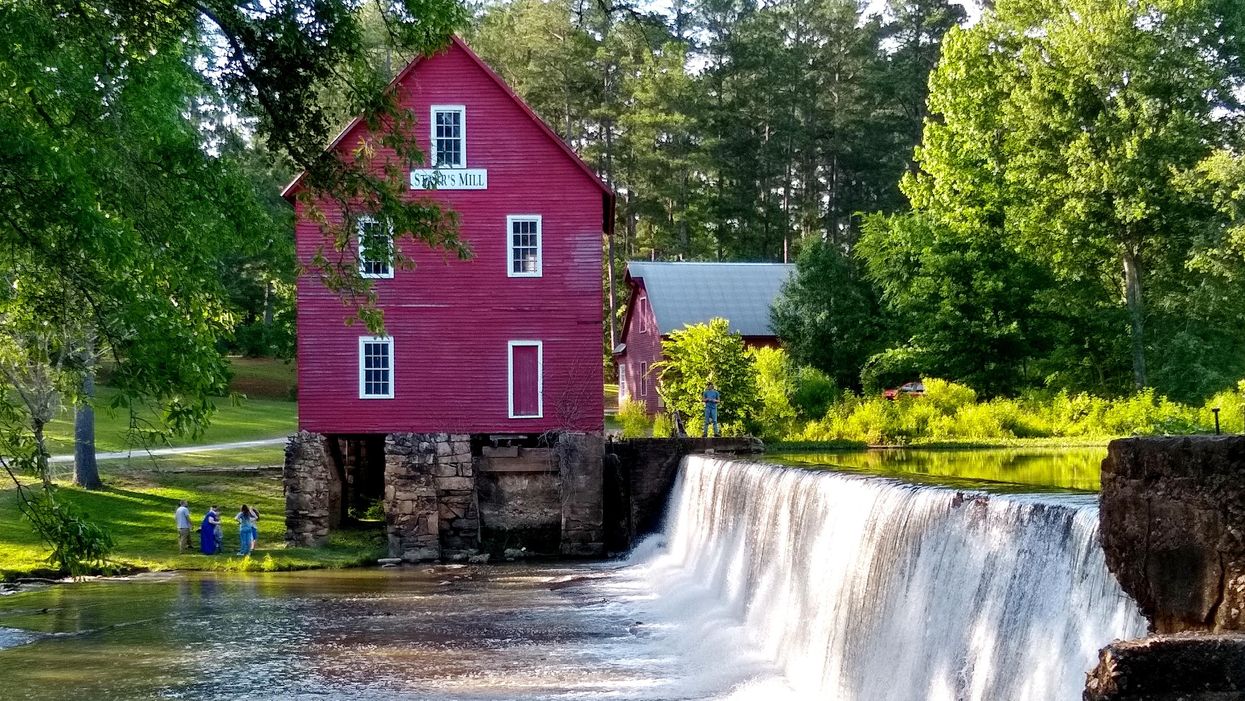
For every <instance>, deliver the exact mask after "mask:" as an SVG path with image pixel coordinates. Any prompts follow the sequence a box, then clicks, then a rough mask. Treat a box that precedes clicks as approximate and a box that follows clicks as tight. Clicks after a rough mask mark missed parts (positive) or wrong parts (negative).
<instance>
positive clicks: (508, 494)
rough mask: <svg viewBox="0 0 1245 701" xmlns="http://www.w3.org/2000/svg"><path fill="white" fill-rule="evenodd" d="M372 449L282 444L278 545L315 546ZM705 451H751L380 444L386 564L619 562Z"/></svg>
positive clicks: (739, 443)
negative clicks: (282, 539) (495, 559)
mask: <svg viewBox="0 0 1245 701" xmlns="http://www.w3.org/2000/svg"><path fill="white" fill-rule="evenodd" d="M343 441H345V443H343ZM350 441H354V443H351V442H350ZM371 441H375V442H376V447H375V448H369V447H368V445H369V444H370V442H371ZM379 441H380V437H379V436H370V437H369V436H363V435H351V436H332V437H327V438H326V437H325V436H322V435H319V434H312V433H300V434H298V435H296V436H294V437H292V438H291V439H290V443H289V446H288V447H287V448H286V466H285V473H284V476H285V484H286V520H287V525H288V527H289V530H288V532H287V534H286V540H287V542H289V543H290V544H292V545H322V544H324V543H325V541H326V540H327V537H328V532H329V530H330V529H331V528H333V527H334V526H335V523H334V522H333V518H334V516H335V515H336V514H338V513H339V512H340V507H341V505H342V503H341V502H342V485H343V483H344V480H347V479H348V480H350V481H351V484H355V483H360V480H363V479H365V478H370V476H371V475H372V473H370V472H367V471H368V470H379V466H375V467H373V466H372V460H371V459H370V458H368V455H369V454H371V453H375V451H376V450H379ZM507 441H510V442H511V444H510V445H507V444H506V443H507ZM498 442H500V443H502V445H497V443H498ZM513 443H518V444H519V445H514V444H513ZM343 445H344V446H345V447H343ZM352 446H353V447H352ZM352 451H353V452H352ZM704 451H709V452H718V453H724V454H749V453H759V452H761V451H762V446H761V443H760V441H757V440H755V439H748V438H743V439H737V438H668V439H643V440H632V441H621V442H611V443H609V444H606V443H605V442H604V441H603V439H602V438H601V437H600V436H598V435H593V434H584V433H560V434H551V435H544V436H541V437H539V439H537V438H534V437H533V438H528V439H526V440H524V439H522V438H521V437H520V438H510V439H504V440H500V441H498V440H493V439H492V438H491V437H487V436H476V437H475V443H474V446H473V438H472V436H470V435H468V434H452V433H393V434H389V435H388V436H386V437H385V439H384V462H383V464H384V469H383V472H384V507H385V526H386V532H387V536H388V540H389V552H390V556H391V557H399V558H402V559H404V560H408V561H412V562H415V561H425V560H440V559H446V560H463V559H466V558H468V557H470V556H472V555H474V554H476V553H478V552H479V551H481V550H488V551H489V552H493V553H495V554H505V553H507V552H510V553H520V552H521V553H523V554H540V555H551V556H562V557H601V556H603V555H605V554H606V552H607V551H609V552H615V553H621V552H625V551H626V550H627V549H629V548H630V547H631V545H632V543H633V542H634V541H635V540H636V539H637V538H639V537H642V536H644V535H647V534H649V533H652V532H655V531H656V530H657V529H659V528H660V527H661V521H662V518H663V516H664V514H665V509H666V502H667V500H668V499H669V496H670V490H671V488H672V487H673V485H674V478H675V475H676V473H677V470H678V466H679V462H680V461H681V460H682V458H683V456H685V455H687V454H689V453H692V452H704ZM355 453H357V454H355ZM343 473H344V474H345V477H343V476H342V475H343Z"/></svg>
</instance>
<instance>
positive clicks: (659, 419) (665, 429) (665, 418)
mask: <svg viewBox="0 0 1245 701" xmlns="http://www.w3.org/2000/svg"><path fill="white" fill-rule="evenodd" d="M673 435H674V422H673V421H671V420H670V415H669V414H665V413H662V414H658V415H657V416H654V417H653V438H670V437H671V436H673Z"/></svg>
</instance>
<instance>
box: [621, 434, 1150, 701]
mask: <svg viewBox="0 0 1245 701" xmlns="http://www.w3.org/2000/svg"><path fill="white" fill-rule="evenodd" d="M670 509H671V510H670V515H669V521H668V524H667V526H666V532H665V536H664V537H665V543H664V546H663V547H662V548H661V549H660V550H658V551H657V552H654V553H650V554H648V555H646V556H644V557H643V558H642V562H639V563H637V565H636V567H635V569H634V570H633V571H631V572H630V573H629V575H628V576H630V577H633V578H636V579H637V580H643V581H645V582H647V583H648V584H649V585H650V586H652V587H654V590H655V594H656V596H655V597H654V598H653V599H652V601H651V602H650V603H649V605H650V606H651V607H652V609H653V612H654V614H655V615H656V617H657V618H659V619H662V620H665V621H667V622H668V623H669V624H670V627H671V628H672V629H674V630H679V631H680V632H679V633H678V635H679V636H680V637H682V638H683V639H684V641H685V642H687V644H689V645H691V644H693V642H692V641H699V642H697V643H695V645H696V646H697V647H700V648H702V649H703V650H704V654H706V655H730V654H732V650H731V648H736V649H737V646H739V645H747V646H750V647H753V648H754V649H755V651H756V652H757V653H759V654H761V655H762V656H764V657H766V658H768V659H770V660H772V661H774V662H775V663H776V664H777V665H778V667H779V669H780V670H781V671H782V673H783V675H784V677H785V681H786V683H787V684H789V685H790V686H791V687H792V689H793V690H794V692H795V695H796V697H799V698H827V699H840V700H842V701H872V700H874V699H876V700H879V701H880V700H883V699H886V700H891V701H893V700H896V699H912V700H914V701H915V700H918V699H929V700H930V701H941V700H946V701H953V700H959V699H965V700H970V699H981V700H983V701H984V700H987V699H1009V700H1011V701H1021V700H1024V699H1033V700H1035V701H1036V700H1039V699H1040V700H1046V699H1076V698H1079V697H1080V693H1081V690H1082V688H1083V685H1084V680H1085V673H1086V672H1087V671H1088V670H1089V669H1090V668H1091V667H1092V666H1093V664H1094V662H1095V660H1096V655H1097V651H1098V649H1099V648H1100V647H1102V646H1103V645H1104V644H1106V643H1108V642H1110V641H1111V640H1112V639H1114V638H1126V637H1135V636H1137V635H1140V634H1142V633H1144V630H1145V622H1144V620H1143V619H1142V618H1141V616H1140V615H1139V614H1138V613H1137V611H1136V606H1135V604H1134V603H1133V602H1132V601H1131V600H1130V599H1129V598H1128V597H1127V596H1126V595H1124V594H1123V593H1122V592H1121V590H1120V588H1119V586H1118V585H1117V583H1116V582H1115V580H1114V579H1113V578H1112V577H1111V575H1110V573H1109V572H1108V571H1107V568H1106V566H1105V564H1104V562H1103V555H1102V552H1101V549H1100V547H1099V546H1098V543H1097V507H1096V502H1095V500H1094V497H1093V496H1092V495H1075V494H1062V495H1041V496H1033V495H985V494H980V493H972V494H964V493H961V492H957V491H954V490H949V489H944V488H937V487H927V486H914V485H911V484H905V483H901V482H897V481H893V480H888V479H879V478H875V477H862V476H858V475H847V474H838V473H833V472H824V471H811V470H799V469H789V468H781V467H776V466H772V465H765V464H759V463H746V462H742V461H734V460H720V459H714V458H712V457H705V456H692V457H689V458H687V459H686V462H685V464H684V466H683V469H682V472H681V474H680V476H679V480H678V482H677V484H676V487H675V491H674V494H673V496H672V499H671V506H670ZM731 625H734V626H735V632H734V633H731V634H727V635H725V636H722V637H721V639H718V640H716V644H719V645H720V646H721V649H719V650H713V649H712V647H713V645H714V644H715V636H716V635H718V633H717V632H716V631H715V630H713V629H714V628H721V627H723V626H731ZM740 636H742V637H743V638H745V639H746V643H745V642H744V640H741V639H740ZM718 659H729V658H726V657H719V658H718Z"/></svg>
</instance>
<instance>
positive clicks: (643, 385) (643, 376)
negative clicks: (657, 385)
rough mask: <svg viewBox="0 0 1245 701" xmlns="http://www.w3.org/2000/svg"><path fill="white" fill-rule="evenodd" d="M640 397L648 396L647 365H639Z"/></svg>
mask: <svg viewBox="0 0 1245 701" xmlns="http://www.w3.org/2000/svg"><path fill="white" fill-rule="evenodd" d="M640 396H641V397H647V396H648V363H640Z"/></svg>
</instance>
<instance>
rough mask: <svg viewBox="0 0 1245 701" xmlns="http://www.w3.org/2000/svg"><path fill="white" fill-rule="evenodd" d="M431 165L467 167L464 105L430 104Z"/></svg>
mask: <svg viewBox="0 0 1245 701" xmlns="http://www.w3.org/2000/svg"><path fill="white" fill-rule="evenodd" d="M432 165H433V167H435V168H466V167H467V108H466V107H463V106H462V105H433V106H432Z"/></svg>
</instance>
